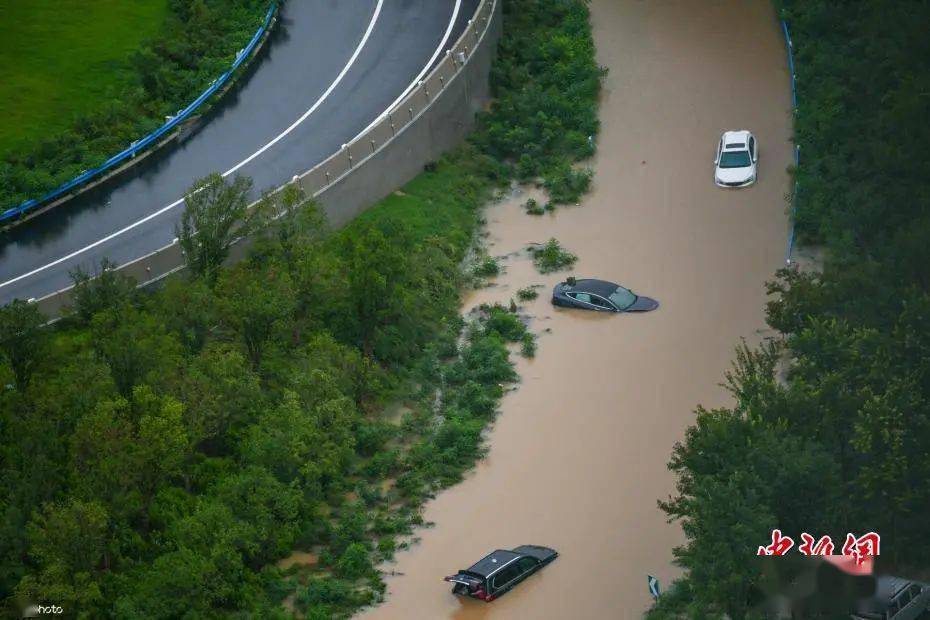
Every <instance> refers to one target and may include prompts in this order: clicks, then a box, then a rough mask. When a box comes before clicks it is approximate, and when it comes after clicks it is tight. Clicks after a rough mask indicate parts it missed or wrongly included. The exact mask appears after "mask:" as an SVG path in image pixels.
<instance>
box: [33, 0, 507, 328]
mask: <svg viewBox="0 0 930 620" xmlns="http://www.w3.org/2000/svg"><path fill="white" fill-rule="evenodd" d="M501 1H502V0H482V2H481V3H480V4H479V5H478V8H477V10H476V11H475V15H474V16H473V17H472V19H471V20H470V21H469V25H468V27H467V28H466V30H465V32H463V33H462V35H461V36H460V37H459V39H458V41H456V43H455V45H454V46H453V47H452V48H450V49H449V50H448V51H447V53H446V54H445V56H444V57H443V59H442V60H441V62H439V64H438V65H437V66H436V67H435V68H434V69H433V70H432V71H431V72H430V73H429V75H427V76H426V78H425V79H424V80H423V81H422V82H421V83H420V84H419V85H417V86H416V87H414V88H413V89H412V90H411V92H410V93H409V94H408V95H407V96H406V97H405V98H404V99H403V100H402V101H401V102H400V103H398V104H397V105H396V106H395V107H394V108H393V109H391V110H390V111H389V112H387V113H385V114H384V116H383V117H382V118H380V119H379V120H378V122H377V123H375V124H374V125H373V126H372V127H371V128H370V129H369V130H368V131H366V132H365V133H363V134H362V135H360V136H358V137H357V138H355V139H354V140H353V141H352V142H351V143H349V144H347V145H345V146H344V147H343V148H342V149H340V150H339V152H337V153H334V154H333V155H332V156H330V157H329V158H327V159H326V160H325V161H323V162H321V163H320V164H318V165H317V166H315V167H313V168H312V169H310V170H308V171H307V172H305V173H304V174H302V175H300V176H299V177H298V178H297V180H296V181H297V182H298V183H299V184H300V187H301V189H302V190H303V191H304V193H305V194H306V195H307V196H312V197H314V198H315V199H317V200H318V201H319V202H320V203H321V205H322V206H323V208H324V211H325V212H326V215H327V218H328V219H329V222H330V224H331V225H332V226H335V227H341V226H344V225H345V224H347V223H348V222H350V221H351V220H352V219H354V218H355V217H356V216H358V215H359V214H360V213H362V212H363V211H364V210H365V209H367V208H368V207H370V206H372V205H374V204H375V203H376V202H378V201H379V200H380V199H382V198H384V197H385V196H387V195H388V194H390V193H391V192H392V191H394V190H396V189H397V188H399V187H401V186H402V185H404V184H405V183H407V182H408V181H410V180H411V179H413V178H414V177H415V176H416V175H418V174H419V173H420V172H422V170H423V166H424V165H425V164H427V163H429V162H432V161H436V160H437V159H439V157H441V156H442V154H443V153H445V152H447V151H449V150H450V149H452V148H453V147H455V146H457V145H459V144H461V143H462V142H463V141H464V139H465V137H466V136H467V135H468V132H469V131H471V130H472V128H473V127H474V124H475V115H476V114H477V112H478V111H480V110H481V109H483V108H484V106H485V105H487V103H488V101H489V100H490V87H489V83H488V75H489V73H490V69H491V63H492V62H493V60H494V56H495V54H496V51H497V41H498V40H499V39H500V35H501V31H502V18H501ZM278 189H279V190H280V189H282V188H278ZM239 245H240V246H246V245H248V244H247V243H242V244H239ZM243 250H244V248H243V247H237V248H234V251H233V252H232V253H231V254H232V257H233V258H234V259H235V258H240V257H242V256H243V255H244V254H245V252H244V251H243ZM183 268H184V256H183V254H182V252H181V248H180V246H179V245H178V244H177V243H176V242H175V243H172V244H169V245H166V246H164V247H162V248H160V249H158V250H156V251H155V252H152V253H151V254H148V255H146V256H143V257H140V258H138V259H136V260H133V261H131V262H128V263H125V264H123V265H121V266H119V267H118V270H119V271H120V272H121V273H124V274H125V275H127V276H129V277H131V278H133V279H135V280H136V281H137V282H140V283H141V284H140V285H139V286H149V285H152V284H154V283H156V282H159V281H160V280H162V279H163V278H165V277H166V276H168V275H171V274H173V273H176V272H178V271H180V270H181V269H183ZM71 288H72V287H68V288H65V289H62V290H60V291H57V292H55V293H52V294H50V295H47V296H46V297H43V298H41V299H39V300H37V301H36V304H37V305H38V307H39V310H40V311H41V312H42V313H43V314H45V315H46V316H49V317H57V316H59V315H60V314H61V313H62V310H63V308H65V307H66V306H67V305H68V304H69V302H70V299H71Z"/></svg>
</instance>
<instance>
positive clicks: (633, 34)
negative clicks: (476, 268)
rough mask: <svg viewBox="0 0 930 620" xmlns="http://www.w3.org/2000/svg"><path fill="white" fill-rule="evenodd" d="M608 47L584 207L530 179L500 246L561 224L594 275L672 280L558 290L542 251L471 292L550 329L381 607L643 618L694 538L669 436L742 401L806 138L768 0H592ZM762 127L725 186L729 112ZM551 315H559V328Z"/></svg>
mask: <svg viewBox="0 0 930 620" xmlns="http://www.w3.org/2000/svg"><path fill="white" fill-rule="evenodd" d="M592 12H593V22H594V30H595V39H596V42H597V45H598V54H599V59H600V62H601V63H602V64H604V65H606V66H607V67H609V68H610V75H609V76H608V78H607V81H606V84H605V94H604V98H603V102H602V107H601V118H602V121H603V129H602V133H601V136H600V139H599V155H598V157H597V159H596V160H595V161H594V162H593V163H592V165H593V166H594V168H595V188H594V191H593V192H592V193H591V194H590V195H589V196H588V197H586V199H585V200H584V204H583V205H582V206H581V207H578V208H565V209H561V210H560V211H558V212H557V213H556V214H555V215H553V216H549V215H546V216H543V217H535V218H534V217H531V216H528V215H526V214H524V213H523V210H522V208H521V207H520V203H521V202H522V201H523V200H525V198H526V196H524V197H522V198H518V199H514V200H510V201H507V202H505V203H503V204H500V205H497V206H494V207H491V208H490V209H489V210H488V213H487V217H488V221H489V224H488V230H489V234H490V236H489V239H488V241H489V244H490V248H489V249H490V252H491V253H492V254H493V255H497V256H504V255H508V254H510V253H512V252H515V251H518V250H521V249H522V248H524V247H525V245H526V244H527V243H528V242H534V241H538V242H543V241H545V240H546V239H548V238H549V237H553V236H554V237H557V238H558V239H559V240H560V241H561V242H562V243H563V245H564V246H565V247H566V248H568V249H569V250H571V251H574V252H576V253H577V254H578V255H579V256H580V260H579V262H578V264H577V266H576V268H575V269H574V270H573V272H574V273H575V274H578V275H580V276H592V277H601V278H605V279H610V280H614V281H618V282H620V283H622V284H624V285H627V286H629V287H631V288H632V289H633V290H634V291H637V292H641V293H643V294H645V295H649V296H651V297H655V298H656V299H658V300H659V301H660V302H661V307H660V308H659V310H657V311H655V312H652V313H649V314H646V315H641V316H636V315H619V316H614V315H600V314H593V313H585V312H581V311H566V310H556V309H554V308H553V307H552V306H551V305H550V303H549V291H550V290H551V287H552V285H553V284H554V283H555V282H557V281H559V280H561V279H563V278H564V277H565V275H566V274H564V273H562V274H553V275H550V276H540V275H539V274H537V273H536V272H535V270H534V269H533V267H532V264H531V263H530V261H529V260H528V259H527V258H525V257H511V258H508V259H506V260H504V261H503V264H504V266H505V267H506V272H505V273H504V274H503V275H502V276H500V277H499V278H497V280H496V282H497V285H496V286H494V287H492V288H488V289H484V290H481V291H478V292H476V293H475V294H473V295H472V296H470V298H469V299H468V300H467V307H466V310H467V309H468V307H471V306H473V305H475V304H478V303H482V302H485V301H492V302H493V301H499V302H502V303H508V302H509V300H510V298H511V297H515V296H516V290H517V289H518V288H521V287H524V286H528V285H531V284H544V285H545V288H544V289H542V290H541V295H540V298H539V299H537V300H536V301H533V302H529V303H527V304H525V307H524V309H523V311H524V312H526V313H527V314H530V315H532V316H533V317H535V318H534V319H533V325H532V327H533V329H534V331H536V332H537V333H541V336H540V340H539V351H538V355H537V358H536V359H535V360H532V361H527V360H523V359H521V360H520V361H519V362H518V370H519V372H520V374H521V375H522V377H523V383H522V384H521V385H520V387H519V389H517V390H516V391H514V392H512V393H510V394H508V395H507V396H506V397H505V399H504V401H503V405H502V412H501V416H500V418H499V420H498V422H497V423H496V425H495V427H494V429H493V431H492V433H491V435H490V442H491V451H490V455H489V456H488V458H487V459H486V460H485V461H484V462H483V463H482V464H481V465H480V466H479V467H478V469H477V470H476V471H475V472H474V473H473V474H472V475H470V476H469V477H468V479H467V480H466V481H465V482H463V483H462V484H460V485H458V486H457V487H455V488H453V489H451V490H449V491H447V492H445V493H443V494H441V495H440V496H439V497H438V498H437V499H436V500H435V501H433V502H432V503H430V504H429V506H428V507H427V510H426V514H425V518H426V520H427V521H434V522H435V523H436V527H435V528H434V529H430V530H424V531H422V532H420V535H421V536H422V542H421V544H420V545H417V546H415V547H414V548H413V549H412V550H411V551H409V552H406V553H403V554H401V555H400V556H399V558H398V560H399V561H398V564H397V566H396V567H394V568H395V570H397V571H398V572H399V573H402V574H403V576H398V577H395V578H391V579H389V582H388V586H389V593H388V601H387V602H386V603H385V604H384V605H382V606H381V607H379V608H376V609H374V610H372V611H371V612H370V613H369V615H370V617H373V618H430V619H432V618H458V619H464V618H486V617H495V618H533V619H541V618H542V619H544V618H552V619H563V618H584V619H587V618H592V619H600V618H636V617H639V616H640V615H641V614H642V612H643V611H644V609H646V608H647V607H648V605H649V602H650V598H649V595H648V593H647V589H646V575H647V573H649V574H653V575H656V576H658V577H659V578H660V580H661V582H662V584H663V586H666V585H667V584H668V583H669V582H670V580H671V579H672V578H673V577H674V576H675V575H676V574H677V570H676V569H675V568H674V567H673V566H672V564H671V560H672V554H671V550H672V547H673V546H674V545H675V544H678V543H680V542H681V541H682V540H683V536H682V533H681V530H680V527H679V526H678V525H676V524H671V525H669V524H667V523H666V522H665V518H664V515H663V514H662V513H661V512H660V511H659V510H658V508H657V507H656V500H657V499H658V498H664V497H666V496H667V495H668V494H670V493H671V492H673V490H674V479H673V477H672V475H671V474H670V472H668V470H667V469H666V463H667V462H668V459H669V455H670V451H671V448H672V445H673V444H674V442H675V441H677V440H679V439H680V438H681V437H682V436H683V433H684V429H685V427H686V426H687V425H688V424H689V423H690V422H691V421H692V419H693V415H692V410H693V408H694V406H695V405H696V404H698V403H701V404H704V405H705V406H709V407H712V406H717V405H723V404H727V403H728V401H729V398H728V396H727V394H726V393H725V392H724V390H723V389H722V388H721V387H719V385H718V383H719V382H720V381H721V379H722V377H723V373H724V371H725V370H726V369H727V368H728V367H729V363H730V360H731V358H732V352H733V348H734V346H735V345H736V344H737V343H738V342H739V339H740V338H741V337H746V338H748V339H749V340H750V341H751V342H752V341H757V340H758V339H759V338H760V334H761V332H760V330H762V329H763V328H764V327H765V325H764V316H763V306H764V302H765V293H764V286H763V285H764V282H765V280H766V279H768V278H770V277H771V276H772V274H773V273H774V271H775V270H776V269H777V268H779V267H780V266H781V265H782V262H783V259H784V249H785V237H786V226H787V220H786V215H785V207H786V204H785V201H784V195H785V193H786V192H787V191H788V189H789V179H788V175H787V173H786V166H788V164H790V162H791V156H792V150H791V149H792V145H791V143H790V141H789V138H790V133H791V129H790V127H791V118H790V113H789V109H790V99H789V87H788V76H787V72H786V67H785V64H786V63H785V54H784V43H783V41H782V39H781V38H780V36H781V35H780V32H779V30H778V27H777V22H776V21H775V15H774V13H773V9H772V7H771V5H770V4H769V3H768V2H767V1H765V0H754V1H751V2H750V1H746V0H726V1H723V0H717V1H715V2H700V3H699V2H693V0H679V1H677V2H673V1H670V0H650V1H648V2H644V1H642V0H594V2H593V4H592ZM744 128H745V129H750V130H751V131H753V132H754V133H755V134H756V136H757V138H758V140H759V144H760V152H761V156H760V179H759V182H758V183H757V184H756V185H755V186H753V187H751V188H748V189H742V190H733V191H726V190H721V189H718V188H716V187H715V186H714V185H713V181H712V163H713V152H714V148H715V145H716V142H717V139H718V138H719V136H720V133H721V132H722V131H723V130H725V129H744ZM547 329H548V330H551V333H547V332H545V331H544V330H547ZM523 543H535V544H542V545H547V546H551V547H554V548H556V549H558V550H559V551H560V552H561V557H560V558H559V559H558V560H557V561H556V562H555V563H554V564H553V565H551V566H550V567H548V568H546V569H545V570H544V571H543V572H542V573H541V574H539V575H537V576H534V577H533V578H531V579H529V580H528V581H527V582H526V583H524V584H523V585H521V586H520V587H519V588H517V589H516V590H514V591H513V592H511V593H510V594H508V595H507V596H505V597H503V598H502V599H500V600H499V601H495V602H494V603H492V604H490V605H486V604H483V603H478V602H472V601H460V600H458V599H457V598H456V597H453V596H452V595H451V594H450V593H449V591H448V590H449V588H447V587H446V586H447V584H444V583H443V582H442V581H441V578H442V576H443V575H445V574H448V573H450V572H452V571H454V570H456V569H458V568H462V567H465V566H467V565H468V564H470V563H471V562H473V561H475V560H477V559H478V558H479V557H481V556H482V555H483V554H485V553H486V552H488V551H490V550H492V549H494V548H497V547H512V546H515V545H519V544H523Z"/></svg>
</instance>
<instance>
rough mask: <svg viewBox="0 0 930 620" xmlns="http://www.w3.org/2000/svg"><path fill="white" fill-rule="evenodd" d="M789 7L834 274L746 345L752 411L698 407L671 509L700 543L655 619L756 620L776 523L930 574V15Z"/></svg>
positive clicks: (807, 208) (803, 285)
mask: <svg viewBox="0 0 930 620" xmlns="http://www.w3.org/2000/svg"><path fill="white" fill-rule="evenodd" d="M781 5H782V6H783V8H784V11H785V16H786V18H787V19H788V21H789V23H790V24H791V28H792V35H793V41H794V51H795V59H796V63H797V71H798V88H799V93H798V100H799V110H798V115H797V118H796V123H795V134H796V139H797V140H798V143H799V144H800V145H801V167H800V169H799V170H797V171H796V172H795V174H796V175H797V178H798V181H799V186H800V194H799V196H798V203H797V209H798V211H797V225H798V229H799V233H800V234H801V236H802V239H806V240H807V241H809V242H815V243H819V244H823V245H824V246H826V249H827V255H826V256H827V258H826V261H825V263H824V265H823V271H822V273H810V272H801V271H797V270H794V269H785V270H782V271H780V272H779V273H778V277H777V280H775V281H774V282H773V283H771V284H770V286H769V291H770V292H771V293H773V294H774V295H775V297H774V298H773V299H772V301H770V302H769V304H768V308H767V316H768V322H769V324H770V325H771V326H772V327H773V328H775V329H776V330H777V331H778V332H779V333H780V334H781V338H780V339H779V340H778V341H777V345H776V344H769V345H766V346H763V347H761V348H760V349H757V350H750V349H746V348H741V349H740V350H739V351H738V355H737V358H736V362H735V365H734V370H733V371H732V372H731V373H730V374H729V375H728V377H727V385H728V386H729V388H730V390H731V392H732V393H733V395H734V397H735V400H736V405H735V406H734V407H732V408H724V409H715V410H712V411H707V410H704V409H699V410H698V412H697V421H696V425H695V426H693V427H691V428H690V429H689V430H688V432H687V435H686V438H685V440H684V441H683V442H682V443H681V444H679V445H678V446H676V448H675V451H674V454H673V456H672V460H671V463H670V465H669V467H670V468H671V469H672V470H673V471H674V472H675V473H676V474H677V476H678V488H677V493H676V495H675V496H674V497H671V498H669V500H668V501H666V502H663V503H662V508H663V509H664V510H665V512H666V513H667V514H668V516H669V517H670V518H673V519H678V520H680V521H681V523H682V526H683V528H684V531H685V534H686V536H687V542H686V543H685V544H683V545H682V546H680V547H679V548H677V549H676V550H675V556H676V559H677V562H678V563H679V564H680V565H681V566H682V567H683V568H684V569H685V570H686V573H685V577H684V579H683V580H682V581H681V582H680V583H679V584H678V586H677V587H676V588H675V589H674V590H673V591H672V592H671V593H670V596H663V598H662V599H661V600H660V604H659V605H658V606H657V608H656V609H655V610H654V611H653V612H652V614H651V617H652V618H680V617H720V616H723V615H726V616H727V617H730V618H734V619H736V618H747V617H756V616H755V614H758V611H759V610H758V604H759V603H760V602H761V600H762V599H763V591H764V588H765V583H766V582H765V579H764V576H763V574H762V573H761V566H762V565H761V564H760V563H759V562H758V561H757V559H756V557H755V555H756V550H757V549H758V547H759V546H765V545H767V544H768V543H770V542H771V532H772V530H773V529H774V528H780V529H781V530H782V532H783V533H784V534H785V535H788V536H791V537H792V538H793V539H794V540H795V541H796V543H797V544H799V543H800V541H801V538H800V535H801V533H802V532H807V533H809V534H811V535H813V536H815V537H816V538H819V537H820V536H823V535H830V536H831V537H832V540H833V542H834V544H836V545H837V551H836V552H839V550H840V548H841V547H842V545H843V543H844V541H845V539H846V535H847V533H853V534H854V535H856V536H861V535H863V534H866V533H867V532H877V533H878V534H880V536H881V555H880V557H879V558H878V560H877V568H876V573H890V574H895V575H902V576H905V577H920V575H921V574H924V575H925V574H926V572H925V571H926V569H927V558H928V554H927V540H928V537H930V521H928V519H927V514H928V510H930V486H928V485H927V480H928V479H930V459H928V458H927V446H930V254H928V248H930V245H928V244H927V239H928V238H930V211H928V207H930V204H928V197H930V157H928V155H927V152H926V144H927V142H928V140H930V125H928V123H927V122H926V119H927V118H930V97H927V96H926V95H927V92H928V88H930V41H928V38H927V37H926V28H925V24H926V23H927V22H928V20H930V8H928V6H927V5H921V6H918V5H914V4H908V3H901V2H895V1H894V0H878V1H875V2H868V3H855V4H849V3H841V2H837V1H834V0H828V1H825V2H801V1H799V0H782V2H781ZM876 42H880V44H876ZM889 67H893V68H894V70H889ZM780 359H788V360H790V364H789V367H788V370H787V376H786V381H785V382H784V383H781V382H779V381H777V380H776V378H775V374H776V368H777V366H778V364H779V360H780ZM708 455H713V457H712V458H710V457H709V456H708ZM796 549H797V548H795V549H793V550H792V551H791V552H790V553H792V554H794V553H797V550H796ZM783 578H784V576H783ZM837 587H839V586H837Z"/></svg>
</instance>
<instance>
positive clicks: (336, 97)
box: [0, 0, 478, 303]
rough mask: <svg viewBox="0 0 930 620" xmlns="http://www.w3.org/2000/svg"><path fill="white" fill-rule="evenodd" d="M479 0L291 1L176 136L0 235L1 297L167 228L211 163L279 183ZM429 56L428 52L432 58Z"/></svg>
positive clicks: (54, 283)
mask: <svg viewBox="0 0 930 620" xmlns="http://www.w3.org/2000/svg"><path fill="white" fill-rule="evenodd" d="M477 4H478V0H338V1H337V0H313V1H311V0H298V1H295V2H288V3H286V4H285V5H284V7H283V10H282V13H281V15H280V18H279V19H281V20H282V21H281V23H279V24H278V27H277V28H276V30H275V32H274V33H273V34H272V35H271V38H270V39H269V41H268V42H267V43H266V46H267V49H266V50H265V51H264V52H263V53H264V57H263V58H262V59H261V61H260V62H259V64H258V66H257V67H256V68H255V71H254V74H253V75H251V76H250V77H249V78H248V79H247V80H244V83H243V84H242V85H240V87H239V88H238V89H237V90H235V91H233V92H231V93H230V94H229V95H228V96H227V97H226V98H225V99H224V100H223V101H222V102H221V103H220V104H219V105H218V106H217V108H216V109H215V110H214V111H213V112H211V115H210V118H209V119H208V122H207V123H206V125H205V126H204V127H203V128H201V129H200V130H199V131H198V132H197V133H195V134H194V135H193V136H191V137H189V138H188V139H187V140H185V141H184V142H183V143H181V144H179V145H176V146H169V147H168V148H166V149H165V150H164V151H163V152H159V153H156V154H153V155H152V156H150V157H149V159H148V160H147V161H145V162H143V163H142V164H140V165H139V167H138V168H139V169H138V170H136V171H132V172H130V173H128V174H127V175H125V176H122V177H119V178H117V179H115V180H113V181H112V182H110V183H107V184H106V185H105V186H104V187H102V188H97V189H94V190H91V191H89V192H87V193H86V194H84V195H82V196H80V197H79V198H77V199H75V200H74V201H72V202H70V203H68V204H65V205H62V206H60V207H58V208H55V209H52V210H51V211H49V212H47V213H45V214H43V215H42V216H40V217H38V218H36V219H34V220H32V221H30V222H28V223H26V224H25V225H23V226H20V227H18V228H15V229H13V230H11V231H10V232H8V233H6V234H4V235H3V236H2V237H0V303H6V302H8V301H10V300H12V299H14V298H21V299H29V298H32V297H35V298H39V297H42V296H44V295H47V294H49V293H51V292H54V291H56V290H59V289H61V288H64V287H65V286H67V285H68V284H70V278H69V275H68V274H69V272H70V271H71V270H73V269H74V268H76V267H78V266H83V267H84V268H87V269H92V267H93V266H94V265H95V264H98V263H99V261H100V260H101V259H102V258H104V257H107V258H109V259H111V260H113V261H115V262H116V263H118V264H122V263H125V262H128V261H130V260H132V259H134V258H138V257H139V256H143V255H145V254H147V253H149V252H152V251H154V250H156V249H158V248H159V247H161V246H164V245H166V244H168V243H170V242H171V240H172V239H173V238H174V225H175V222H177V220H178V219H179V217H180V214H181V211H182V209H183V202H181V200H180V199H181V198H182V196H183V194H184V192H185V190H186V189H187V188H188V187H190V186H191V184H192V183H193V182H194V181H195V180H196V179H198V178H201V177H203V176H206V175H207V174H210V173H212V172H222V173H226V172H230V173H238V174H243V175H246V176H249V177H252V179H253V180H254V183H255V188H256V190H255V194H256V195H258V193H259V191H260V190H264V189H270V188H273V187H277V186H279V185H281V184H283V183H284V182H286V181H288V180H289V179H291V178H292V177H293V176H294V175H295V174H297V173H300V172H303V171H305V170H307V169H309V168H311V167H313V166H314V165H315V164H317V163H319V162H320V161H322V160H324V159H325V158H326V157H328V156H329V155H330V154H332V153H333V152H335V151H336V150H338V148H339V147H340V145H342V144H344V143H346V142H349V141H350V140H351V139H352V138H354V137H355V136H356V135H358V134H359V133H361V132H362V131H363V130H364V129H365V128H366V127H367V126H368V125H369V124H370V123H371V122H373V121H374V120H375V119H376V118H378V117H379V116H380V115H381V113H382V112H384V111H385V110H386V109H387V108H388V107H389V106H390V105H391V104H392V103H393V102H394V101H395V100H396V99H397V98H398V97H399V96H400V95H401V94H402V93H403V92H404V91H405V90H406V89H407V88H408V86H409V85H410V84H411V83H412V82H413V81H414V79H415V78H416V77H417V76H419V75H420V74H421V73H422V72H423V71H424V69H426V68H427V65H429V64H430V61H431V60H434V55H435V54H436V51H437V50H440V51H441V52H444V51H445V50H446V49H448V48H450V47H452V44H453V43H454V42H455V40H456V39H457V38H458V36H459V34H460V33H461V32H462V30H463V29H464V27H465V25H466V23H467V21H468V19H469V18H470V17H471V16H472V15H473V14H474V11H475V9H476V7H477ZM437 57H438V56H437Z"/></svg>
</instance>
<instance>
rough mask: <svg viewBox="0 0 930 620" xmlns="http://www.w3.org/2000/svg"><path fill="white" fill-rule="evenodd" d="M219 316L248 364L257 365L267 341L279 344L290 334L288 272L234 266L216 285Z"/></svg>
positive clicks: (292, 304)
mask: <svg viewBox="0 0 930 620" xmlns="http://www.w3.org/2000/svg"><path fill="white" fill-rule="evenodd" d="M217 293H218V296H219V302H218V303H219V309H220V317H221V319H222V321H223V324H224V325H225V326H227V328H228V329H230V330H231V331H232V333H234V334H235V335H236V336H237V337H238V338H239V339H241V341H242V344H243V345H244V347H245V352H246V355H247V357H248V359H249V361H250V362H251V363H252V367H253V368H255V369H258V368H259V367H260V366H261V362H262V356H263V354H264V353H265V351H266V349H267V348H268V346H269V345H270V344H273V343H274V342H277V343H280V344H283V343H284V342H285V341H286V339H287V336H288V335H290V334H291V333H292V329H293V321H294V312H295V306H296V295H295V294H294V287H293V283H292V281H291V277H290V275H289V274H288V273H287V271H286V270H284V269H282V268H280V267H278V266H276V265H275V266H270V267H269V268H267V269H263V270H250V269H244V268H237V269H234V270H230V271H228V272H226V273H224V274H223V278H222V280H221V281H220V282H219V283H218V285H217Z"/></svg>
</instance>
